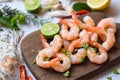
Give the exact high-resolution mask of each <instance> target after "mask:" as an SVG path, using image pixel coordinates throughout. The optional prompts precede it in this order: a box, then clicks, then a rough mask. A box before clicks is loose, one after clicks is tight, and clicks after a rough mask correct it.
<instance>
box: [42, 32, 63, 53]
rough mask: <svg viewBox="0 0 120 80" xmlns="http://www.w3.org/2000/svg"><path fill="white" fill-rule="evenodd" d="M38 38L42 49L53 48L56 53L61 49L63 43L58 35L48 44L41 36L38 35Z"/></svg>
mask: <svg viewBox="0 0 120 80" xmlns="http://www.w3.org/2000/svg"><path fill="white" fill-rule="evenodd" d="M40 37H41V41H42V44H43V47H44V48H50V47H53V48H54V49H55V50H56V52H58V51H59V50H60V49H61V47H62V43H63V42H62V39H61V37H60V36H59V35H55V36H54V39H53V41H51V42H50V44H49V43H48V42H47V39H46V38H45V37H44V36H43V35H42V34H40Z"/></svg>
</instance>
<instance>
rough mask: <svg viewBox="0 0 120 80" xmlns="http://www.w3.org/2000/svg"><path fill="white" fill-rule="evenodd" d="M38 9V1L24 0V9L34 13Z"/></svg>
mask: <svg viewBox="0 0 120 80" xmlns="http://www.w3.org/2000/svg"><path fill="white" fill-rule="evenodd" d="M39 7H40V0H25V8H26V9H27V10H28V11H34V10H36V9H38V8H39Z"/></svg>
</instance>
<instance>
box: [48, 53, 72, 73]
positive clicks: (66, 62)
mask: <svg viewBox="0 0 120 80" xmlns="http://www.w3.org/2000/svg"><path fill="white" fill-rule="evenodd" d="M50 64H51V67H52V68H53V69H54V70H55V71H58V72H65V71H66V70H68V69H69V68H70V67H71V60H70V58H69V57H67V56H66V55H64V54H63V53H57V54H56V58H54V59H52V60H51V61H50Z"/></svg>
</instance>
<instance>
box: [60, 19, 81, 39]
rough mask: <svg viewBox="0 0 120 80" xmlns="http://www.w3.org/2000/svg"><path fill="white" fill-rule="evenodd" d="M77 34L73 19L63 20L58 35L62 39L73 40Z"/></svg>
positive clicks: (77, 30) (77, 29)
mask: <svg viewBox="0 0 120 80" xmlns="http://www.w3.org/2000/svg"><path fill="white" fill-rule="evenodd" d="M64 22H65V23H64ZM66 23H68V25H66ZM69 28H70V30H69ZM78 34H79V28H78V26H77V25H76V24H75V23H74V22H73V21H67V20H64V21H63V24H62V26H61V31H60V35H61V36H62V38H63V39H65V40H74V39H76V38H77V37H78Z"/></svg>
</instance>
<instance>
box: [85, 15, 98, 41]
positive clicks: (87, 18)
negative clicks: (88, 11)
mask: <svg viewBox="0 0 120 80" xmlns="http://www.w3.org/2000/svg"><path fill="white" fill-rule="evenodd" d="M83 21H84V22H85V27H95V23H94V20H93V19H92V18H91V17H90V16H85V17H84V18H83ZM88 33H89V35H90V40H92V41H97V40H98V34H97V33H93V32H88Z"/></svg>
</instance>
